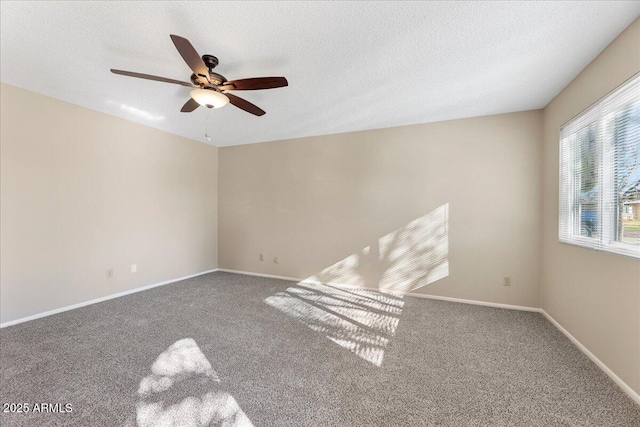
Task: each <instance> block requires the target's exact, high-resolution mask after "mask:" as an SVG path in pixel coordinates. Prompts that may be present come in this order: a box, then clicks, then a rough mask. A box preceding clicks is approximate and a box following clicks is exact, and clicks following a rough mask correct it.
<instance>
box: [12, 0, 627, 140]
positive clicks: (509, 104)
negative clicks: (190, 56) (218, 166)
mask: <svg viewBox="0 0 640 427" xmlns="http://www.w3.org/2000/svg"><path fill="white" fill-rule="evenodd" d="M639 14H640V2H446V3H445V2H411V3H410V2H381V1H376V2H366V3H365V2H353V3H351V2H288V3H285V2H282V3H280V2H258V3H249V2H233V3H216V2H202V3H200V2H169V1H166V2H64V3H63V2H38V3H35V2H7V1H3V2H2V3H1V17H0V19H1V25H2V26H1V39H2V40H1V45H0V60H1V66H0V79H1V80H2V81H3V82H5V83H9V84H12V85H15V86H18V87H22V88H25V89H29V90H32V91H35V92H38V93H42V94H44V95H48V96H52V97H54V98H58V99H62V100H64V101H68V102H72V103H74V104H79V105H82V106H84V107H88V108H91V109H94V110H98V111H102V112H105V113H108V114H112V115H115V116H119V117H122V118H125V119H128V120H132V121H135V122H139V123H143V124H145V125H148V126H152V127H155V128H158V129H162V130H165V131H168V132H171V133H175V134H178V135H182V136H185V137H188V138H192V139H195V140H199V141H205V138H204V131H205V115H206V114H208V115H209V123H210V127H211V128H212V134H213V137H212V140H211V143H212V144H214V145H216V146H226V145H236V144H245V143H252V142H262V141H270V140H277V139H284V138H293V137H300V136H309V135H322V134H329V133H339V132H347V131H354V130H363V129H374V128H383V127H390V126H399V125H406V124H413V123H424V122H431V121H438V120H447V119H455V118H462V117H471V116H481V115H487V114H496V113H504V112H511V111H521V110H528V109H535V108H541V107H544V106H545V105H546V104H547V103H548V102H549V101H550V100H551V99H552V98H553V96H555V95H556V94H557V93H558V92H559V91H560V90H561V89H562V88H563V87H564V86H566V85H567V84H568V83H569V82H570V81H571V80H572V79H573V78H574V77H575V76H576V75H577V74H578V73H579V72H580V71H581V70H582V69H583V68H584V67H585V66H586V65H587V64H588V63H589V62H590V61H591V60H592V59H593V58H594V57H595V56H596V55H597V54H598V53H599V52H600V51H601V50H602V49H604V48H605V47H606V46H607V44H608V43H610V42H611V41H612V40H613V39H614V38H615V37H616V36H617V35H618V34H619V33H620V32H621V31H622V30H623V29H624V28H625V27H626V26H627V25H628V24H630V23H631V22H632V21H633V20H634V19H635V18H636V17H637V16H638V15H639ZM169 34H178V35H181V36H184V37H187V38H188V39H190V40H191V42H192V43H193V45H194V46H195V47H196V49H197V50H198V51H199V53H200V54H205V53H207V54H213V55H215V56H217V57H218V58H219V60H220V65H219V66H218V68H216V71H217V72H219V73H221V74H223V75H225V76H226V77H227V78H228V79H230V80H232V79H238V78H245V77H258V76H271V75H275V76H278V75H283V76H285V77H287V79H288V80H289V87H287V88H282V89H272V90H264V91H252V92H235V94H237V95H240V96H242V97H244V98H246V99H247V100H249V101H251V102H254V103H255V104H257V105H258V106H259V107H262V108H263V109H264V110H266V111H267V114H266V115H265V116H263V117H255V116H252V115H250V114H248V113H245V112H244V111H242V110H239V109H237V108H235V107H233V106H231V105H229V106H226V107H224V108H221V109H217V110H212V111H209V112H208V113H205V111H204V109H203V108H199V109H198V110H196V111H195V112H194V113H190V114H185V113H180V112H179V110H180V108H181V106H182V104H184V102H185V101H186V100H187V99H188V97H189V88H186V87H182V86H175V85H170V84H166V83H158V82H153V81H144V80H139V79H134V78H128V77H123V76H117V75H114V74H111V73H110V72H109V69H110V68H119V69H124V70H130V71H137V72H142V73H147V74H155V75H160V76H164V77H169V78H174V79H179V80H188V78H189V76H190V74H191V71H190V70H189V68H188V67H187V66H186V64H185V63H184V62H183V60H182V59H181V57H180V55H179V54H178V52H177V51H176V50H175V48H174V46H173V43H172V42H171V40H170V38H169Z"/></svg>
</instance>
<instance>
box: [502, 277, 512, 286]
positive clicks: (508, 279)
mask: <svg viewBox="0 0 640 427" xmlns="http://www.w3.org/2000/svg"><path fill="white" fill-rule="evenodd" d="M502 286H511V276H504V277H503V278H502Z"/></svg>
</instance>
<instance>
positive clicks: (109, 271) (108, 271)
mask: <svg viewBox="0 0 640 427" xmlns="http://www.w3.org/2000/svg"><path fill="white" fill-rule="evenodd" d="M112 277H113V269H112V268H110V269H108V270H107V279H111V278H112Z"/></svg>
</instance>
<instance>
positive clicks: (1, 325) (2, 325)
mask: <svg viewBox="0 0 640 427" xmlns="http://www.w3.org/2000/svg"><path fill="white" fill-rule="evenodd" d="M214 271H218V269H217V268H214V269H213V270H207V271H202V272H200V273H195V274H190V275H188V276H183V277H178V278H177V279H171V280H166V281H164V282H160V283H154V284H152V285H147V286H143V287H141V288H135V289H130V290H128V291H123V292H118V293H117V294H112V295H107V296H104V297H100V298H96V299H92V300H89V301H83V302H79V303H77V304H73V305H68V306H66V307H61V308H56V309H55V310H49V311H45V312H43V313H38V314H34V315H31V316H27V317H22V318H20V319H16V320H11V321H9V322H4V323H0V329H1V328H6V327H7V326H13V325H17V324H18V323H24V322H28V321H29V320H35V319H40V318H41V317H47V316H51V315H54V314H58V313H62V312H63V311H69V310H73V309H74V308H80V307H84V306H86V305H91V304H96V303H99V302H102V301H107V300H110V299H113V298H119V297H123V296H125V295H130V294H134V293H136V292H141V291H146V290H147V289H151V288H157V287H158V286H163V285H168V284H169V283H175V282H179V281H181V280H185V279H190V278H192V277H196V276H202V275H203V274H208V273H213V272H214Z"/></svg>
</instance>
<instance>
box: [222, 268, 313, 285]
mask: <svg viewBox="0 0 640 427" xmlns="http://www.w3.org/2000/svg"><path fill="white" fill-rule="evenodd" d="M218 271H223V272H225V273H234V274H243V275H245V276H256V277H268V278H269V279H280V280H288V281H289V282H299V281H300V280H302V279H296V278H295V277H286V276H275V275H273V274H262V273H252V272H251V271H240V270H229V269H228V268H219V269H218Z"/></svg>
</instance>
